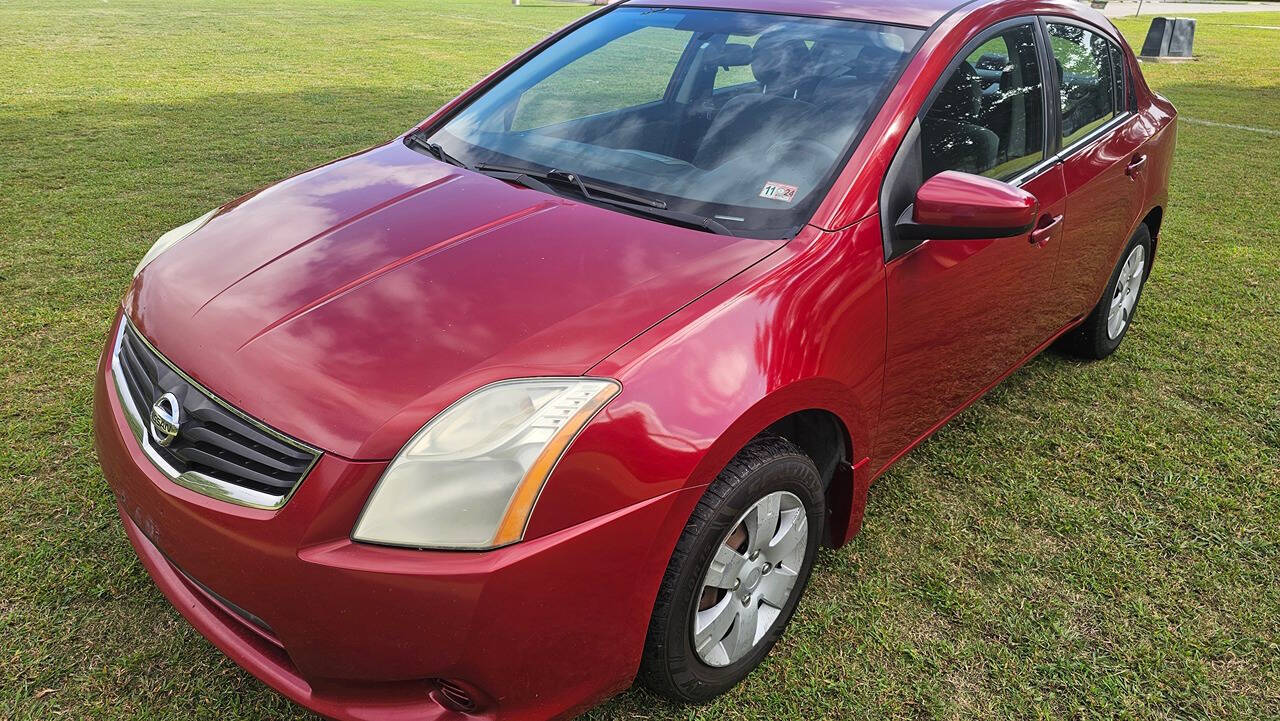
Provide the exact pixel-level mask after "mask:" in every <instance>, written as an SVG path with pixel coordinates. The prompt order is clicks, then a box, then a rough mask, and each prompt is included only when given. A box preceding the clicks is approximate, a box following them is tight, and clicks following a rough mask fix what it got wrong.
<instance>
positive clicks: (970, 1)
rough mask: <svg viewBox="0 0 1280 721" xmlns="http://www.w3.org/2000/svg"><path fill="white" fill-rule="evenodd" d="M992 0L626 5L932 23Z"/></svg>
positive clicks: (639, 1) (685, 0)
mask: <svg viewBox="0 0 1280 721" xmlns="http://www.w3.org/2000/svg"><path fill="white" fill-rule="evenodd" d="M989 1H990V0H976V1H975V0H892V1H891V2H886V1H885V0H628V1H627V2H626V3H625V4H626V5H640V6H660V7H687V8H707V9H717V10H749V11H752V12H766V13H779V14H784V15H813V16H818V17H830V18H842V19H845V20H870V21H874V22H884V23H892V24H894V25H914V26H918V27H929V26H930V25H933V24H934V23H936V22H937V21H938V20H940V19H942V17H943V16H945V15H946V14H947V13H949V12H951V11H952V10H955V9H957V8H959V7H961V6H964V5H969V6H971V7H978V6H981V5H986V4H988V2H989Z"/></svg>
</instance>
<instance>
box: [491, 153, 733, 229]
mask: <svg viewBox="0 0 1280 721" xmlns="http://www.w3.org/2000/svg"><path fill="white" fill-rule="evenodd" d="M472 170H475V171H478V172H481V173H484V174H485V175H490V176H492V177H495V178H498V179H500V180H511V181H514V182H517V183H520V184H521V185H524V186H525V187H529V188H533V189H534V190H541V191H542V192H554V191H553V190H552V188H551V186H550V185H549V183H558V184H563V185H569V186H572V187H573V189H574V190H576V191H578V193H579V194H580V195H581V196H582V197H583V198H585V199H586V200H590V201H593V202H598V203H607V204H609V205H612V206H615V207H618V208H623V209H626V210H630V211H632V212H634V213H637V214H639V215H647V216H649V217H651V218H657V219H659V220H664V221H667V222H671V223H678V224H680V225H688V226H693V227H695V228H702V229H704V230H709V231H711V232H713V233H718V234H720V235H733V232H732V231H730V230H729V229H728V228H727V227H725V226H724V224H723V223H720V222H719V221H717V220H713V219H711V218H706V217H703V216H701V215H695V214H693V213H685V212H682V211H679V210H670V209H668V208H667V204H666V203H665V202H663V201H661V200H657V199H655V198H646V197H644V196H643V195H636V194H633V193H628V192H626V191H622V190H615V189H613V188H610V187H607V186H604V185H601V184H599V183H592V182H589V181H585V180H583V179H582V177H581V176H579V175H578V174H577V173H572V172H569V171H567V170H557V169H552V170H548V171H545V172H544V171H540V170H533V169H530V168H515V167H511V166H508V165H494V164H491V163H477V164H476V166H475V167H474V168H472Z"/></svg>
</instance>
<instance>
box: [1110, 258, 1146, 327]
mask: <svg viewBox="0 0 1280 721" xmlns="http://www.w3.org/2000/svg"><path fill="white" fill-rule="evenodd" d="M1146 256H1147V253H1146V250H1145V249H1144V248H1143V247H1142V245H1135V246H1133V250H1132V251H1130V252H1129V257H1128V258H1126V259H1125V261H1124V266H1123V267H1122V268H1121V269H1120V277H1119V278H1116V291H1115V294H1114V295H1113V296H1112V297H1111V307H1110V308H1109V309H1108V311H1107V338H1109V339H1112V340H1114V339H1116V338H1118V337H1119V336H1120V334H1121V333H1123V332H1124V329H1125V327H1126V326H1128V325H1129V319H1130V318H1132V317H1133V307H1134V306H1135V305H1137V304H1138V291H1139V290H1141V289H1142V281H1143V277H1144V276H1143V270H1144V269H1145V268H1146V265H1147V264H1146Z"/></svg>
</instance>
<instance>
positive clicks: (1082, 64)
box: [1049, 23, 1124, 146]
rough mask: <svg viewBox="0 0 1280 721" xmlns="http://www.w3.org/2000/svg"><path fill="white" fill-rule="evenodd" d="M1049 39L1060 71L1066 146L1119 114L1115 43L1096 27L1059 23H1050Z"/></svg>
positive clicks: (1063, 136) (1060, 92) (1060, 91)
mask: <svg viewBox="0 0 1280 721" xmlns="http://www.w3.org/2000/svg"><path fill="white" fill-rule="evenodd" d="M1049 41H1050V43H1051V45H1052V48H1053V60H1054V67H1055V68H1056V70H1057V73H1058V99H1059V103H1060V104H1061V107H1062V144H1063V145H1064V146H1065V145H1070V144H1071V143H1074V142H1075V141H1076V140H1079V139H1080V138H1082V137H1084V136H1085V135H1088V134H1089V133H1090V132H1091V131H1093V130H1094V129H1096V128H1098V127H1099V126H1101V125H1103V124H1104V123H1106V122H1107V121H1108V120H1110V119H1111V118H1113V117H1115V114H1116V97H1115V88H1116V79H1115V78H1114V77H1113V72H1112V65H1111V50H1110V46H1111V42H1110V41H1108V40H1107V39H1106V38H1105V37H1103V36H1102V35H1101V34H1099V33H1096V32H1094V31H1092V30H1086V29H1085V28H1082V27H1080V26H1078V25H1061V24H1058V23H1049ZM1120 82H1121V83H1123V82H1124V81H1123V79H1121V80H1120Z"/></svg>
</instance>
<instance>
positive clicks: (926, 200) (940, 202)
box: [896, 170, 1040, 240]
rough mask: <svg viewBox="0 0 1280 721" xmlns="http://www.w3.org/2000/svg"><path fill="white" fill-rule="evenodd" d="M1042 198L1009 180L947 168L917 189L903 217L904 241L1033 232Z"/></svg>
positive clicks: (900, 231)
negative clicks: (1008, 181) (914, 200)
mask: <svg viewBox="0 0 1280 721" xmlns="http://www.w3.org/2000/svg"><path fill="white" fill-rule="evenodd" d="M1039 213H1040V201H1039V200H1037V199H1036V196H1034V195H1032V194H1031V193H1028V192H1027V191H1025V190H1023V189H1021V188H1016V187H1014V186H1012V185H1009V184H1008V183H1002V182H1000V181H998V180H992V179H990V178H984V177H982V176H980V175H970V174H969V173H960V172H957V171H954V170H944V171H943V172H941V173H938V174H937V175H935V176H933V177H932V178H929V179H928V180H926V181H925V182H924V185H921V186H920V189H919V190H917V191H916V202H915V203H913V204H911V205H909V206H907V208H906V210H904V211H902V217H900V218H898V222H897V225H896V229H897V232H898V237H899V238H902V239H903V240H974V239H977V238H1008V237H1011V236H1014V235H1022V234H1023V233H1027V232H1030V231H1031V228H1032V226H1034V225H1035V222H1036V216H1038V215H1039Z"/></svg>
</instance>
